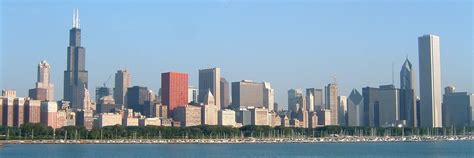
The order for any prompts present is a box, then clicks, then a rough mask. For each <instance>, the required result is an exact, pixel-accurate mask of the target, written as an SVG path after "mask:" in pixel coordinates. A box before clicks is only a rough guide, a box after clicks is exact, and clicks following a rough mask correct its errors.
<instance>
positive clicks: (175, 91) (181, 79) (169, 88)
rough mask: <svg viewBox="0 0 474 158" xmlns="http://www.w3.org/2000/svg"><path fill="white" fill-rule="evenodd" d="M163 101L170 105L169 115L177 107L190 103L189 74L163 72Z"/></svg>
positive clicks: (164, 103)
mask: <svg viewBox="0 0 474 158" xmlns="http://www.w3.org/2000/svg"><path fill="white" fill-rule="evenodd" d="M203 96H204V95H203ZM161 101H162V104H163V105H167V106H168V116H171V114H173V113H172V112H173V110H174V109H175V108H177V107H184V106H186V105H188V74H185V73H178V72H166V73H162V74H161ZM199 116H201V115H199Z"/></svg>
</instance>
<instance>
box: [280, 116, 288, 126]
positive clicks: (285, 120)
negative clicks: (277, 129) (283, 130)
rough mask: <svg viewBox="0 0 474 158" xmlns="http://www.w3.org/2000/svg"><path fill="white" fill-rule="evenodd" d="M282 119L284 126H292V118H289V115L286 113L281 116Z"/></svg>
mask: <svg viewBox="0 0 474 158" xmlns="http://www.w3.org/2000/svg"><path fill="white" fill-rule="evenodd" d="M280 120H281V126H282V127H290V119H289V118H288V116H286V115H285V116H283V117H280Z"/></svg>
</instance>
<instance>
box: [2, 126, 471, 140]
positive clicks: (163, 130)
mask: <svg viewBox="0 0 474 158" xmlns="http://www.w3.org/2000/svg"><path fill="white" fill-rule="evenodd" d="M472 134H474V127H461V128H455V127H445V128H409V127H406V128H397V127H389V128H381V127H342V126H324V127H319V128H313V129H310V128H291V127H280V126H277V127H270V126H253V125H249V126H243V127H240V128H233V127H227V126H209V125H203V126H194V127H184V128H179V127H165V126H139V127H133V126H131V127H125V126H120V125H116V126H107V127H103V128H100V129H93V130H91V131H89V130H87V129H86V128H85V127H83V126H65V127H62V128H59V129H53V128H51V127H46V126H43V125H41V124H31V123H27V124H23V125H21V126H20V127H6V126H2V127H0V140H7V139H8V140H22V139H24V140H31V139H34V140H41V139H236V138H250V137H252V138H308V137H328V136H337V135H339V136H342V135H346V136H413V135H418V136H429V135H430V136H451V135H472Z"/></svg>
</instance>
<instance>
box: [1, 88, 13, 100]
mask: <svg viewBox="0 0 474 158" xmlns="http://www.w3.org/2000/svg"><path fill="white" fill-rule="evenodd" d="M2 96H3V97H4V98H16V91H15V90H11V89H3V90H2Z"/></svg>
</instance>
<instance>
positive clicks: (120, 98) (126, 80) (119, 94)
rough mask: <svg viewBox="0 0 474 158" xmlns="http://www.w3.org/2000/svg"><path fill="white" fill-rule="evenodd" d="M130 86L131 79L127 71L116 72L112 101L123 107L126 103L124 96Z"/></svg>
mask: <svg viewBox="0 0 474 158" xmlns="http://www.w3.org/2000/svg"><path fill="white" fill-rule="evenodd" d="M131 85H132V77H131V75H130V73H129V72H128V70H127V69H125V70H118V71H117V73H115V88H114V100H115V103H116V104H118V105H125V104H126V103H127V101H126V100H125V99H126V97H125V95H126V94H127V90H128V88H129V87H131ZM125 107H127V106H125Z"/></svg>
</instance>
